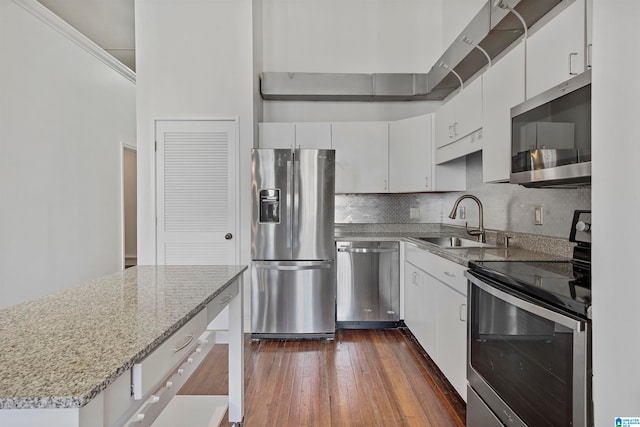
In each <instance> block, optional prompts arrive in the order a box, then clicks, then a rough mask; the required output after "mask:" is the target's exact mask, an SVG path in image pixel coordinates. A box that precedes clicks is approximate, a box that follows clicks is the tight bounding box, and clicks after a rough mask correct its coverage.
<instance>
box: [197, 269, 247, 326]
mask: <svg viewBox="0 0 640 427" xmlns="http://www.w3.org/2000/svg"><path fill="white" fill-rule="evenodd" d="M239 282H240V281H239V280H236V281H234V282H233V283H232V284H230V285H229V286H227V288H226V289H225V290H224V291H223V292H222V293H221V294H220V295H218V296H217V297H215V298H214V299H213V300H211V302H209V304H207V309H206V310H203V311H206V312H207V325H208V324H209V323H211V321H212V320H213V319H215V318H216V316H217V315H218V314H220V312H221V311H222V310H223V309H224V308H225V307H226V306H227V305H229V301H231V299H232V298H233V297H235V296H236V295H238V292H239V289H240V285H239Z"/></svg>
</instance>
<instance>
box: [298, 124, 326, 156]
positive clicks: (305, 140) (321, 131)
mask: <svg viewBox="0 0 640 427" xmlns="http://www.w3.org/2000/svg"><path fill="white" fill-rule="evenodd" d="M295 133H296V147H298V148H324V149H329V148H331V123H326V122H318V123H315V122H308V123H296V131H295Z"/></svg>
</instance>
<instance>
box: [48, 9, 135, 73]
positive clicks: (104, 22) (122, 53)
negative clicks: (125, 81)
mask: <svg viewBox="0 0 640 427" xmlns="http://www.w3.org/2000/svg"><path fill="white" fill-rule="evenodd" d="M38 1H39V2H40V3H42V4H43V5H44V6H45V7H46V8H48V9H49V10H51V11H52V12H53V13H55V14H56V15H58V16H59V17H60V18H62V19H63V20H64V21H66V22H67V23H68V24H69V25H71V26H72V27H74V28H75V29H77V30H78V31H80V32H81V33H82V34H84V35H85V36H87V37H88V38H89V39H91V40H92V41H93V42H94V43H96V44H97V45H98V46H100V47H101V48H103V49H104V50H106V51H107V52H109V53H110V54H111V55H113V56H114V57H115V58H117V59H118V60H120V61H121V62H122V63H123V64H125V65H126V66H127V67H129V68H131V69H132V70H133V71H135V69H136V59H135V57H136V49H135V20H134V13H133V11H134V5H133V3H134V0H38Z"/></svg>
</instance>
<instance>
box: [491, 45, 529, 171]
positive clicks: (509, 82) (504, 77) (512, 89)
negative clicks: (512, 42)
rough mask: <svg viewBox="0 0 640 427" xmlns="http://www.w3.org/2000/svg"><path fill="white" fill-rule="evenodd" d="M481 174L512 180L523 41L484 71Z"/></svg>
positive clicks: (522, 90)
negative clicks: (513, 109) (513, 125)
mask: <svg viewBox="0 0 640 427" xmlns="http://www.w3.org/2000/svg"><path fill="white" fill-rule="evenodd" d="M482 81H483V85H484V90H483V96H482V122H483V125H482V133H483V138H482V139H483V146H482V178H483V181H484V182H500V181H509V175H510V174H511V107H513V106H514V105H517V104H519V103H521V102H523V101H524V84H525V83H524V45H523V44H520V45H519V46H517V47H516V48H515V49H513V50H512V51H511V52H509V53H508V54H507V55H506V56H505V57H503V58H502V59H500V60H499V61H498V62H496V63H495V64H494V65H493V66H492V67H491V68H490V69H488V70H487V71H486V72H485V73H484V75H483V79H482Z"/></svg>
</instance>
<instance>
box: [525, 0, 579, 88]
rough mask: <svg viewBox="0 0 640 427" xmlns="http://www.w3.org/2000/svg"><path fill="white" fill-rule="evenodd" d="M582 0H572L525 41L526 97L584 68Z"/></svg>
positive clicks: (550, 86) (560, 81)
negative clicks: (573, 0)
mask: <svg viewBox="0 0 640 427" xmlns="http://www.w3.org/2000/svg"><path fill="white" fill-rule="evenodd" d="M585 20H586V17H585V0H576V1H575V2H574V3H572V4H571V5H569V6H568V7H567V8H566V9H565V10H563V11H562V12H561V13H560V14H558V15H557V16H555V17H553V18H552V19H551V20H550V21H549V22H547V23H546V24H545V25H544V26H543V27H542V28H540V29H539V30H538V31H537V32H536V33H534V34H532V35H531V36H530V37H529V38H528V40H527V98H532V97H534V96H536V95H538V94H539V93H541V92H544V91H545V90H547V89H550V88H552V87H553V86H555V85H557V84H559V83H562V82H563V81H565V80H567V79H569V78H571V77H572V76H573V75H575V74H580V73H581V72H583V71H584V69H585V56H584V53H585V45H586V41H585Z"/></svg>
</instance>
